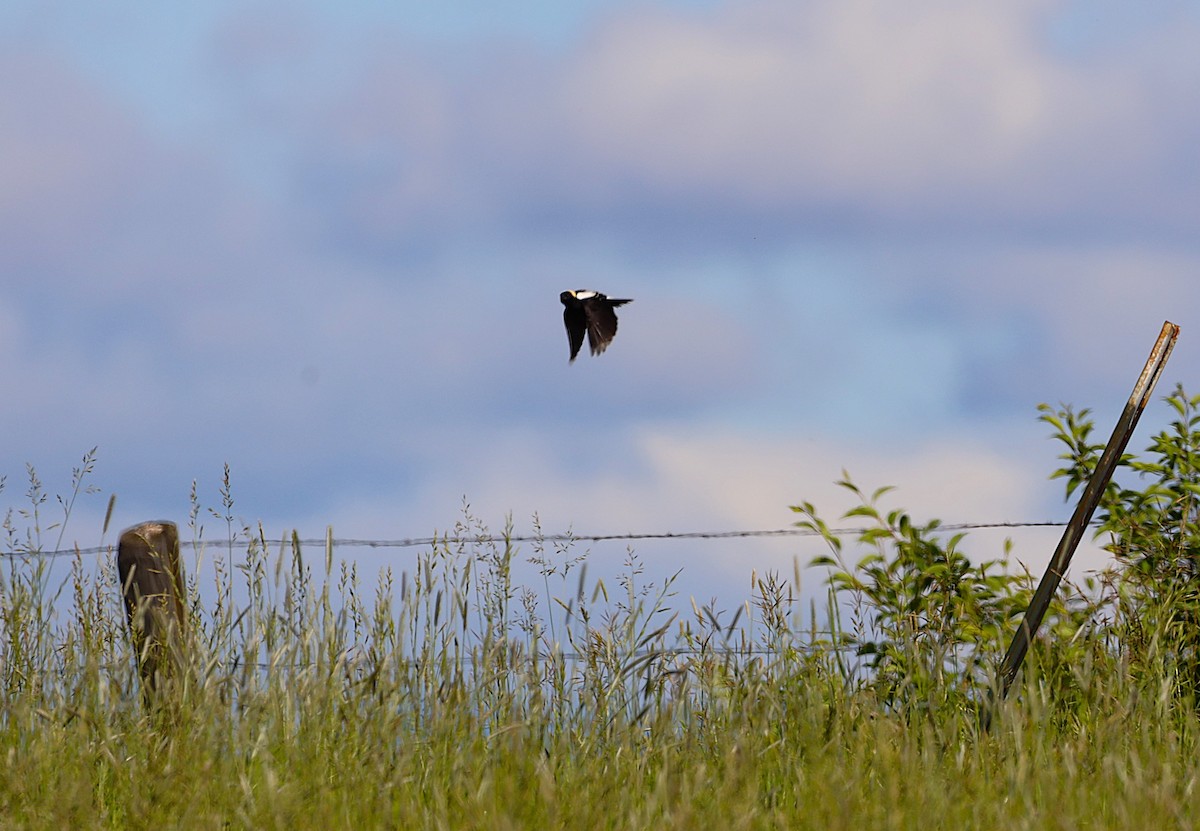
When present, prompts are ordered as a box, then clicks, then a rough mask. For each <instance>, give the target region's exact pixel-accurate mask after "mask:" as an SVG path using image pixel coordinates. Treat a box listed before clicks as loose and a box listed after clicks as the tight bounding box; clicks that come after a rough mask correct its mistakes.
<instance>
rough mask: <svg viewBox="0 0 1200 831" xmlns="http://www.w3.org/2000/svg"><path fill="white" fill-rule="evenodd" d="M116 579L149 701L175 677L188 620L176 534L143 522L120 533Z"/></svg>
mask: <svg viewBox="0 0 1200 831" xmlns="http://www.w3.org/2000/svg"><path fill="white" fill-rule="evenodd" d="M117 573H118V575H119V576H120V579H121V594H122V595H123V596H124V598H125V611H126V612H127V613H128V615H129V633H130V636H131V637H132V638H133V648H134V651H135V652H136V654H137V661H138V671H139V672H140V674H141V677H142V690H143V692H144V693H145V694H146V695H147V696H148V697H149V696H151V695H153V694H154V693H155V692H156V691H157V690H158V689H159V687H160V685H161V684H162V682H163V681H164V680H165V679H167V678H169V677H171V676H172V675H176V674H177V673H178V671H179V669H180V666H179V657H180V654H179V653H180V649H181V647H182V637H183V634H184V626H185V621H186V618H185V616H184V612H183V608H184V607H183V592H184V582H183V568H182V566H181V565H180V562H179V530H178V529H177V528H176V526H175V523H173V522H166V521H157V522H143V523H141V524H140V525H135V526H133V527H132V528H126V529H125V530H124V531H122V532H121V540H120V543H119V544H118V546H117Z"/></svg>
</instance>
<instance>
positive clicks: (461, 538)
mask: <svg viewBox="0 0 1200 831" xmlns="http://www.w3.org/2000/svg"><path fill="white" fill-rule="evenodd" d="M1066 524H1067V523H1066V522H1059V521H1048V522H956V523H948V524H940V525H938V526H937V527H936V528H929V529H923V530H928V531H930V532H932V533H943V532H957V531H978V530H988V529H997V528H1062V527H1063V526H1065V525H1066ZM1091 524H1092V525H1096V523H1095V522H1093V523H1091ZM864 530H866V526H858V527H847V528H829V529H828V530H827V533H829V534H831V535H833V536H844V535H847V534H857V533H860V532H862V531H864ZM820 535H821V532H820V531H817V530H814V529H812V528H774V529H763V530H751V531H683V532H673V531H663V532H651V533H627V534H574V533H565V534H519V535H518V534H509V535H505V534H499V535H496V534H462V533H458V534H445V535H437V536H431V537H406V538H401V539H392V540H386V539H381V540H368V539H354V538H338V537H334V538H332V539H330V538H326V537H318V538H311V539H301V540H299V541H298V544H299V545H300V546H301V547H304V548H313V547H316V546H321V547H325V546H327V545H332V546H333V547H334V548H432V547H434V546H437V545H469V544H475V545H495V544H498V543H505V544H509V543H530V542H536V543H551V544H553V543H568V544H569V543H576V542H611V541H637V540H727V539H743V538H751V537H818V536H820ZM256 541H257V540H256ZM246 542H248V540H247V539H246V537H245V536H244V535H239V537H238V538H236V539H234V540H233V544H235V545H238V544H244V543H246ZM259 542H260V543H261V541H259ZM266 542H267V543H268V544H270V545H275V544H281V545H292V544H294V541H293V540H292V539H290V538H287V537H283V538H280V539H270V540H267V541H266ZM179 545H180V547H181V548H191V549H203V548H227V547H229V546H230V541H229V540H217V539H208V540H205V539H199V540H180V542H179ZM116 547H117V546H116V543H110V544H108V545H96V546H91V547H89V548H80V547H74V548H59V549H54V550H51V551H39V550H37V549H34V548H30V549H28V550H17V551H6V552H0V556H4V557H9V558H12V557H71V556H75V555H79V556H94V555H96V554H106V553H108V552H110V551H113V550H115V549H116Z"/></svg>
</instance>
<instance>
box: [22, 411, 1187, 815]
mask: <svg viewBox="0 0 1200 831" xmlns="http://www.w3.org/2000/svg"><path fill="white" fill-rule="evenodd" d="M1179 395H1182V392H1180V393H1179ZM1184 401H1185V402H1186V401H1187V399H1184ZM1047 415H1048V416H1051V417H1054V418H1058V419H1059V422H1058V423H1059V428H1056V429H1058V430H1059V433H1060V435H1059V437H1060V438H1063V440H1064V442H1065V443H1067V444H1068V448H1069V449H1071V448H1073V450H1072V451H1071V452H1072V453H1074V455H1073V456H1070V457H1069V458H1068V466H1067V467H1066V468H1064V470H1071V469H1073V468H1072V465H1082V464H1085V463H1086V461H1087V458H1088V455H1087V451H1088V442H1087V441H1086V435H1087V432H1086V430H1083V429H1082V428H1083V427H1084V426H1086V418H1085V415H1086V414H1073V415H1072V416H1071V418H1070V419H1067V418H1066V415H1067V414H1066V413H1057V414H1051V413H1048V414H1047ZM1181 418H1182V421H1183V422H1184V423H1190V420H1191V419H1192V411H1191V410H1190V409H1189V410H1187V412H1186V413H1184V414H1183V416H1182V417H1181ZM1052 423H1053V422H1052ZM1081 433H1082V438H1083V439H1084V440H1083V441H1076V442H1075V444H1074V445H1072V444H1070V443H1069V442H1068V441H1067V440H1068V438H1072V437H1074V439H1079V438H1080V434H1081ZM1184 438H1186V439H1187V441H1191V434H1190V432H1188V433H1187V435H1186V436H1185V437H1184ZM1179 441H1181V442H1182V441H1183V439H1182V438H1181V439H1179ZM1197 444H1200V442H1198V443H1197ZM1076 451H1078V452H1076ZM1189 452H1191V451H1189ZM1177 455H1178V454H1176V456H1177ZM1195 455H1196V459H1197V460H1200V453H1197V454H1195ZM1160 458H1161V457H1159V456H1155V457H1154V459H1153V460H1150V461H1146V462H1145V463H1146V464H1151V463H1157V461H1158V460H1160ZM1168 472H1169V473H1170V475H1171V476H1174V477H1176V478H1179V477H1180V476H1181V475H1183V474H1181V473H1180V468H1179V466H1178V465H1176V467H1175V468H1173V469H1172V470H1171V471H1168ZM1063 475H1067V474H1063ZM1186 476H1187V477H1191V476H1192V473H1190V472H1186ZM1189 481H1192V480H1190V479H1189ZM1162 482H1163V479H1162V477H1159V478H1158V479H1155V480H1154V486H1155V488H1157V491H1158V492H1163V491H1164V486H1163V485H1162ZM846 486H847V487H853V486H852V485H851V484H850V483H848V482H847V483H846ZM1155 488H1147V489H1146V490H1145V491H1139V492H1137V493H1136V494H1135V492H1134V491H1131V490H1126V491H1124V492H1119V491H1117V490H1114V493H1113V494H1112V495H1111V499H1110V501H1109V502H1108V503H1107V507H1106V509H1105V521H1106V522H1110V523H1114V525H1113V528H1110V531H1111V532H1112V538H1111V540H1112V542H1111V544H1112V547H1113V549H1114V552H1115V556H1116V557H1117V559H1118V561H1119V562H1120V563H1121V564H1122V565H1123V566H1124V569H1123V571H1120V572H1114V574H1113V575H1111V576H1110V578H1109V581H1108V582H1102V583H1101V584H1097V585H1094V586H1091V587H1087V586H1085V587H1082V588H1069V589H1068V590H1066V591H1065V592H1064V593H1063V594H1062V595H1061V596H1060V599H1059V602H1058V603H1057V605H1056V607H1055V610H1054V613H1053V614H1052V617H1051V620H1050V623H1049V626H1048V627H1047V629H1046V630H1045V633H1044V634H1043V636H1042V637H1041V638H1039V639H1038V641H1037V642H1036V644H1035V647H1034V649H1033V650H1032V651H1031V653H1030V662H1029V663H1027V665H1026V669H1025V672H1024V673H1023V676H1022V678H1021V680H1020V682H1019V683H1018V685H1017V686H1016V687H1015V688H1014V690H1013V693H1012V695H1011V696H1010V698H1009V700H1008V702H1007V703H1005V704H1004V705H1003V706H1002V707H1000V709H999V710H998V712H997V715H996V718H995V719H994V721H993V723H992V727H991V730H990V731H987V732H985V731H983V730H981V728H980V726H979V724H980V718H979V716H980V708H981V706H983V705H984V704H986V702H987V700H988V692H989V689H990V685H991V684H992V682H993V681H994V674H993V673H994V670H993V668H994V666H995V665H996V662H997V661H998V659H999V655H1000V654H1001V652H1002V649H1003V646H1004V645H1005V644H1006V641H1007V638H1008V637H1010V636H1011V633H1012V631H1013V627H1014V626H1015V625H1016V612H1017V611H1019V609H1020V608H1021V607H1022V604H1023V603H1025V602H1027V598H1028V593H1029V589H1030V585H1029V581H1028V579H1025V578H1022V577H1020V576H1012V575H1008V574H1007V573H1006V572H1005V571H1004V570H1003V568H1002V566H1003V563H991V564H989V563H982V564H978V565H974V564H972V563H971V562H970V561H969V560H967V559H966V558H965V556H963V555H962V554H961V553H960V552H959V551H958V546H959V545H960V543H961V542H962V541H961V540H960V539H956V538H947V537H946V536H945V535H941V534H939V533H938V532H937V527H936V523H929V524H926V525H917V524H915V523H913V521H912V520H911V518H909V517H908V516H907V515H905V514H903V513H902V512H898V511H891V512H885V511H882V510H880V509H878V508H876V507H875V505H876V501H877V499H878V497H879V496H880V495H879V494H875V495H872V496H865V495H864V496H863V507H862V508H861V509H858V510H857V511H856V514H855V515H856V516H858V517H860V518H863V519H865V520H866V521H867V525H866V526H865V530H864V532H863V533H862V534H860V535H858V536H857V537H856V538H854V539H851V540H841V539H837V538H834V537H832V536H830V537H829V538H828V539H827V541H828V542H829V545H830V558H829V563H830V565H831V569H832V572H831V573H832V575H833V579H832V582H831V588H830V592H831V594H830V601H829V604H828V605H827V607H826V608H823V609H815V610H814V609H812V608H811V607H810V608H799V604H797V603H795V602H792V598H794V597H795V596H796V592H795V587H794V586H793V585H792V582H793V581H792V579H791V578H785V577H783V576H781V575H774V574H772V575H764V576H763V577H762V578H761V579H759V580H758V582H757V588H756V590H755V592H754V594H753V596H752V597H750V598H747V603H746V605H745V606H744V607H742V609H741V610H740V611H737V610H735V612H736V614H732V615H731V614H728V613H726V614H723V615H722V614H717V613H716V611H715V610H711V609H704V608H698V607H695V606H692V605H690V604H686V605H685V607H684V608H682V609H680V608H675V607H674V606H673V605H672V603H673V602H674V600H673V599H672V597H671V594H670V592H669V591H668V589H669V579H668V580H660V581H658V582H657V583H656V584H639V583H638V582H637V580H638V575H637V574H635V573H631V574H629V575H627V576H626V577H625V578H624V579H623V580H621V581H620V584H619V585H614V586H612V587H607V588H605V589H604V590H598V588H597V586H596V585H595V584H594V583H591V582H589V581H587V580H586V578H582V577H581V576H580V570H577V571H575V572H574V573H573V577H579V579H578V582H571V581H565V580H558V579H557V578H558V577H560V576H561V575H556V582H555V583H554V584H553V585H554V586H561V587H562V589H563V590H562V591H560V592H558V594H559V595H561V596H557V597H555V596H549V597H548V596H547V591H548V590H549V588H550V586H551V584H550V583H549V582H547V583H546V586H544V587H535V588H534V590H532V591H528V590H525V589H523V587H520V586H516V585H514V584H513V582H512V576H511V575H512V565H513V559H514V557H516V556H518V552H517V551H516V550H515V548H514V547H513V546H511V545H505V544H504V543H503V541H501V542H499V543H486V542H481V543H478V544H466V543H454V544H451V543H449V542H447V543H444V544H440V545H437V546H434V547H433V548H432V549H431V550H429V551H427V552H425V553H424V554H422V555H421V557H420V562H419V565H418V567H417V568H416V569H415V570H413V571H412V572H411V573H409V574H407V575H403V576H401V577H398V578H396V579H393V578H392V577H391V575H388V574H384V575H382V576H381V577H380V579H379V581H378V582H377V583H375V584H372V585H359V582H358V579H357V577H356V575H355V574H354V573H353V571H352V570H350V569H348V568H346V567H340V568H335V567H334V564H333V559H332V552H330V555H329V556H327V557H326V558H317V559H318V561H317V562H311V561H310V559H306V558H305V557H304V556H303V554H304V552H303V551H302V550H301V549H300V547H299V546H293V545H290V544H288V543H287V542H286V541H285V542H284V543H280V544H273V545H266V544H265V541H264V540H262V539H261V537H254V536H249V537H247V536H246V535H245V534H238V535H234V537H235V544H234V545H231V546H227V547H225V546H216V547H215V548H214V550H212V551H210V552H209V553H208V555H207V556H209V557H211V558H213V567H212V569H211V573H212V574H213V575H214V576H213V578H212V581H211V584H209V585H200V584H199V583H198V581H197V578H196V577H195V575H191V576H190V579H191V583H190V584H189V586H188V597H189V600H190V609H189V630H188V635H187V638H186V643H185V647H184V648H183V649H182V650H181V652H180V654H179V656H178V664H177V667H178V668H177V669H176V671H175V672H174V673H173V674H172V676H171V677H170V678H169V679H167V683H166V684H165V685H164V687H163V689H162V690H161V691H160V693H159V694H158V695H156V696H154V697H153V698H152V699H151V700H149V701H145V700H143V696H142V693H141V689H140V686H139V678H138V673H137V668H136V656H135V655H134V654H133V652H132V648H131V646H130V644H129V637H128V631H127V627H126V620H125V613H124V610H123V608H122V606H121V605H120V596H119V593H118V590H117V584H116V579H115V575H114V573H113V569H112V568H111V565H109V564H103V565H102V566H101V567H100V568H98V569H91V568H89V567H88V564H87V563H86V562H85V561H84V560H83V559H82V558H80V559H78V560H77V561H76V562H75V564H74V565H73V567H72V570H71V575H70V577H69V579H68V580H67V581H66V583H65V584H64V585H62V587H61V589H60V586H59V585H57V583H56V581H52V580H50V579H48V576H47V574H48V573H47V566H46V561H45V560H44V559H43V558H41V557H40V556H39V555H38V554H37V553H36V552H29V551H25V550H24V548H23V547H22V545H19V544H16V543H14V540H20V539H25V540H31V539H35V538H36V535H35V534H29V533H27V534H25V535H24V536H22V535H20V534H14V533H13V532H12V531H11V529H12V527H13V524H14V522H15V521H16V520H17V519H19V518H20V517H16V518H14V515H12V514H10V515H9V517H8V527H9V528H10V533H9V541H10V544H9V553H10V555H11V556H9V557H7V558H5V559H4V561H3V562H0V617H2V622H3V631H2V633H0V634H2V642H0V684H2V685H3V691H2V695H3V698H2V700H0V765H2V766H3V770H2V772H0V827H5V828H8V827H13V828H26V827H28V828H121V829H124V828H149V827H155V828H162V827H169V828H213V829H217V828H288V829H297V828H298V829H306V828H314V829H316V828H321V829H324V828H377V827H378V828H487V829H495V828H571V829H576V828H579V829H584V828H613V829H627V828H655V829H664V828H681V829H682V828H689V829H691V828H782V827H787V828H814V829H841V828H846V829H863V828H870V829H876V828H878V829H892V828H895V829H921V831H928V829H932V828H1004V829H1020V828H1031V829H1032V828H1038V829H1045V828H1063V829H1067V828H1137V829H1146V828H1192V827H1200V814H1198V813H1197V811H1196V810H1195V806H1196V805H1197V804H1198V803H1200V794H1197V792H1196V782H1197V776H1198V775H1200V747H1198V743H1197V739H1198V738H1200V718H1198V711H1197V707H1196V705H1195V701H1196V696H1195V689H1196V684H1195V683H1194V680H1193V679H1194V678H1195V677H1196V674H1195V662H1194V661H1192V660H1191V658H1192V657H1193V656H1194V655H1195V654H1196V644H1197V641H1198V640H1200V639H1198V638H1197V636H1196V634H1195V632H1194V630H1195V628H1196V627H1195V626H1193V625H1192V624H1193V622H1194V620H1195V616H1194V613H1193V611H1192V610H1193V609H1194V608H1195V606H1196V605H1197V604H1196V602H1195V592H1194V590H1193V585H1194V583H1195V579H1194V577H1192V576H1190V575H1191V574H1194V571H1192V572H1188V571H1187V569H1188V568H1190V566H1189V565H1188V564H1189V563H1191V562H1193V559H1192V558H1193V557H1194V555H1195V551H1196V550H1198V547H1192V543H1193V542H1194V540H1193V538H1192V537H1191V536H1190V530H1187V528H1185V525H1187V524H1188V523H1189V521H1190V518H1191V517H1192V516H1193V515H1194V511H1193V508H1192V505H1191V502H1186V504H1185V503H1184V501H1183V500H1185V499H1190V498H1191V497H1190V496H1189V494H1191V493H1192V492H1193V491H1194V490H1196V488H1195V487H1194V485H1192V486H1190V487H1189V488H1182V487H1181V488H1177V489H1175V490H1174V491H1171V490H1170V489H1169V488H1165V490H1166V491H1167V492H1168V496H1167V497H1165V501H1163V502H1161V503H1155V504H1154V505H1150V504H1149V503H1148V502H1147V499H1148V497H1147V496H1146V494H1148V493H1151V492H1152V491H1154V490H1155ZM1138 494H1140V496H1138ZM1135 496H1137V498H1135ZM64 505H66V506H68V513H69V505H70V500H69V499H68V500H65V501H64ZM1164 506H1165V507H1164ZM1134 508H1138V510H1143V511H1144V512H1145V513H1144V514H1143V515H1135V512H1134V510H1133V509H1134ZM797 510H798V512H799V513H800V514H801V515H802V521H803V522H806V523H810V524H811V526H812V527H823V524H822V523H821V521H820V518H819V517H818V516H817V515H816V512H815V510H814V509H813V508H812V506H804V505H802V506H799V507H798V508H797ZM1172 512H1174V513H1172ZM34 513H35V512H33V511H30V512H26V514H25V515H24V518H25V519H26V520H27V521H34ZM1131 517H1132V519H1134V520H1137V523H1133V522H1132V520H1131ZM1139 517H1140V519H1139ZM1164 517H1167V519H1168V520H1169V521H1170V522H1175V525H1170V522H1166V521H1165V520H1164ZM193 518H194V517H193ZM1147 522H1152V523H1153V526H1152V527H1153V528H1154V529H1156V533H1157V535H1158V536H1157V537H1154V536H1152V535H1150V534H1149V532H1148V530H1147V529H1149V528H1150V527H1151V526H1149V525H1146V523H1147ZM1116 523H1125V525H1124V526H1122V528H1124V531H1123V532H1121V533H1117V531H1115V530H1113V529H1115V528H1116ZM1139 523H1140V524H1139ZM1168 526H1169V527H1168ZM1135 531H1136V532H1138V533H1140V534H1141V535H1140V536H1139V535H1138V533H1135ZM1155 539H1156V540H1158V541H1159V543H1160V547H1159V548H1158V549H1153V548H1152V547H1151V546H1150V545H1149V542H1148V541H1150V540H1155ZM1135 543H1136V546H1135V545H1134V544H1135ZM1122 546H1124V547H1122ZM26 547H28V546H26ZM1172 552H1173V554H1172ZM1168 554H1171V556H1174V557H1175V559H1173V560H1163V559H1161V557H1167V555H1168ZM1159 555H1161V557H1160V559H1159V560H1153V557H1154V556H1159ZM523 556H529V555H528V554H526V555H523ZM534 556H535V557H540V558H542V560H543V563H544V564H545V565H546V567H547V568H549V567H550V566H551V565H552V564H553V563H554V562H568V561H569V558H570V557H571V553H570V552H569V551H557V552H545V551H543V550H541V549H540V548H536V551H535V553H534ZM846 563H853V564H852V565H846ZM1147 563H1149V565H1147ZM1163 563H1166V565H1165V566H1164V565H1163ZM1160 567H1161V568H1168V567H1169V568H1172V569H1175V571H1174V572H1169V573H1172V574H1174V573H1176V572H1178V573H1179V574H1181V575H1183V578H1184V579H1182V580H1181V581H1176V582H1173V583H1172V582H1170V581H1166V582H1164V580H1163V578H1161V574H1163V573H1168V572H1165V571H1164V572H1155V571H1154V569H1155V568H1160ZM1139 569H1140V571H1139ZM1156 574H1157V575H1159V576H1158V577H1154V575H1156ZM1147 575H1150V577H1154V580H1155V582H1153V583H1151V582H1148V580H1149V577H1148V576H1147ZM1148 586H1149V587H1152V588H1153V591H1148V590H1147V587H1148Z"/></svg>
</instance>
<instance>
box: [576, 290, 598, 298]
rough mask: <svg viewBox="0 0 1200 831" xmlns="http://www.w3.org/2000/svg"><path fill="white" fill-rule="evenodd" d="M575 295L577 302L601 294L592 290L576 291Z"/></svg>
mask: <svg viewBox="0 0 1200 831" xmlns="http://www.w3.org/2000/svg"><path fill="white" fill-rule="evenodd" d="M573 293H574V295H575V299H576V300H587V299H588V298H589V297H595V296H596V295H597V294H599V293H600V292H598V291H592V290H591V289H576V290H575V291H574V292H573Z"/></svg>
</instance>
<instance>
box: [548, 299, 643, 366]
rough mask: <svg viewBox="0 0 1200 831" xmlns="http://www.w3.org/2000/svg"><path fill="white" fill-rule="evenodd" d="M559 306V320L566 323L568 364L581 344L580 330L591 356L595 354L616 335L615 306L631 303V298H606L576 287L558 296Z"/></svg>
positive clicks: (605, 347) (573, 359)
mask: <svg viewBox="0 0 1200 831" xmlns="http://www.w3.org/2000/svg"><path fill="white" fill-rule="evenodd" d="M558 299H559V300H561V301H562V304H563V306H565V307H566V308H565V309H563V323H565V324H566V326H567V339H568V340H569V341H570V342H571V363H574V362H575V356H576V355H578V354H579V350H580V348H581V347H582V346H583V333H584V332H587V337H588V346H590V347H591V348H592V354H593V355H599V354H600V353H601V352H603V351H604V350H605V349H607V348H608V345H609V344H610V343H612V339H613V338H614V337H616V335H617V313H616V312H614V311H613V309H615V308H616V307H617V306H623V305H625V304H626V303H632V302H633V301H632V300H629V299H625V300H610V299H608V297H606V296H605V295H603V294H601V293H600V292H598V291H591V290H590V289H576V290H575V291H564V292H563V293H562V294H560V295H559V296H558Z"/></svg>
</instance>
